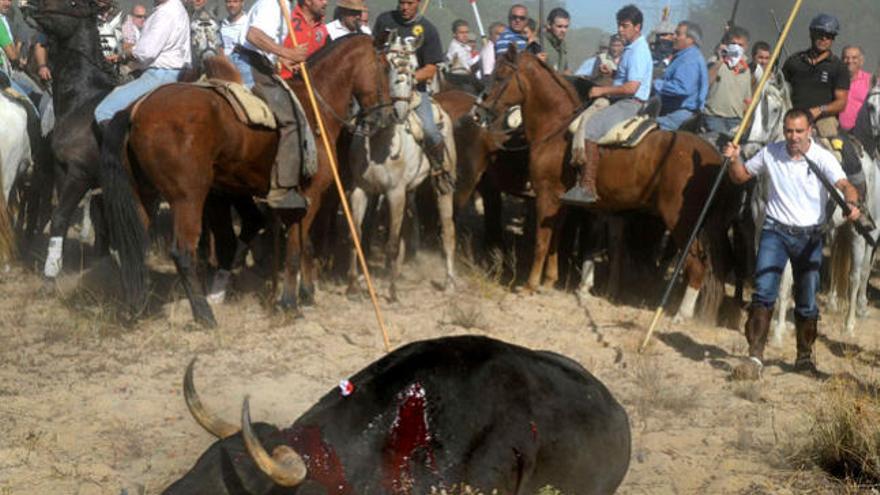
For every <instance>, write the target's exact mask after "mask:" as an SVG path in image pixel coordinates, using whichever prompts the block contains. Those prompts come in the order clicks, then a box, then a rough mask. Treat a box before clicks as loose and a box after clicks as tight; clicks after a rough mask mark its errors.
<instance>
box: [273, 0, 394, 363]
mask: <svg viewBox="0 0 880 495" xmlns="http://www.w3.org/2000/svg"><path fill="white" fill-rule="evenodd" d="M278 4H279V5H280V6H281V15H282V16H284V21H285V22H286V23H287V32H288V33H290V39H291V41H293V46H294V47H296V46H299V43H298V42H297V41H296V35H295V34H294V30H293V25H292V22H291V21H290V11H289V10H288V8H287V1H286V0H278ZM299 67H300V70H301V71H302V72H301V73H302V77H303V81H305V83H306V91H307V92H308V94H309V103H311V106H312V110H313V111H314V113H315V120H316V121H317V122H318V129H319V131H320V133H321V141H322V142H323V143H324V151H325V152H326V153H327V159H328V160H329V161H330V171H331V172H333V182H335V183H336V191H337V192H338V193H339V201H340V203H341V204H342V211H343V213H345V219H346V220H347V221H348V229H349V231H351V238H352V240H353V241H354V248H355V251H357V257H358V261H359V262H360V265H361V270H363V272H364V279H365V280H366V282H367V290H368V291H369V293H370V301H372V303H373V309H374V310H375V312H376V321H377V322H378V323H379V328H380V329H381V330H382V340H383V343H384V344H385V352H391V343H390V342H389V340H388V329H387V328H385V320H384V319H383V318H382V310H381V309H380V308H379V299H378V298H377V297H376V290H375V289H374V288H373V280H372V278H371V277H370V270H369V268H368V267H367V259H366V257H365V256H364V251H363V249H362V248H361V240H360V237H358V233H357V229H356V228H355V226H354V220H353V219H352V216H351V208H349V206H348V198H347V197H346V196H345V188H344V187H343V186H342V179H340V177H339V167H338V166H337V164H336V155H335V154H334V153H333V148H332V146H331V145H330V139H329V138H328V137H327V130H326V129H325V128H324V118H323V116H322V114H321V108H320V107H318V101H317V100H316V99H315V92H314V90H313V88H312V80H311V77H309V71H308V69H307V68H306V63H305V62H302V63H300V64H299Z"/></svg>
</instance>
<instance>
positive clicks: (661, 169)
mask: <svg viewBox="0 0 880 495" xmlns="http://www.w3.org/2000/svg"><path fill="white" fill-rule="evenodd" d="M494 77H495V81H494V84H493V86H492V88H491V89H490V90H489V91H488V93H487V94H485V95H484V96H483V97H482V98H481V100H480V101H479V102H478V103H477V112H478V113H479V114H480V115H481V117H482V121H483V123H484V125H486V126H489V125H490V124H491V125H492V126H497V125H499V121H500V120H502V117H503V115H504V114H505V112H506V111H507V110H508V109H509V108H510V107H511V106H514V105H520V106H521V107H522V115H523V123H524V126H525V133H526V139H527V141H528V143H529V145H530V151H529V153H530V154H529V176H530V180H531V183H532V187H533V188H534V191H535V195H536V210H537V211H536V220H537V227H536V228H537V230H536V239H535V251H534V252H535V254H534V260H533V262H532V268H531V272H530V274H529V279H528V282H527V287H528V288H529V289H532V290H534V289H536V288H537V287H538V286H539V284H540V283H541V278H542V274H543V275H544V283H545V284H547V285H552V284H554V283H555V282H556V280H557V278H558V259H557V257H558V254H557V248H558V244H559V229H560V226H561V225H562V218H563V215H564V210H563V209H562V208H561V203H560V197H561V196H562V194H563V193H564V192H565V190H566V189H567V188H568V187H570V186H571V185H572V184H573V182H574V179H575V174H574V168H573V167H572V166H570V165H569V158H570V145H571V139H572V138H571V135H570V134H569V133H567V132H566V131H567V127H568V125H569V124H570V123H571V121H572V119H573V118H574V117H575V116H576V115H577V113H578V112H579V111H580V110H581V101H580V98H578V96H577V93H576V91H575V89H574V87H573V86H572V85H571V84H570V83H569V82H568V81H566V80H565V79H563V78H562V77H560V76H559V75H557V74H556V73H555V72H554V71H553V70H552V69H550V68H549V67H548V66H547V65H546V64H544V63H542V62H541V61H540V60H539V59H538V58H536V57H534V56H533V55H531V54H527V53H524V54H517V53H516V52H515V50H511V51H509V52H508V53H507V54H505V56H503V57H501V59H500V60H499V63H498V65H497V66H496V69H495V76H494ZM720 164H721V156H720V155H719V153H718V152H717V151H716V150H715V149H714V148H713V147H712V146H711V145H710V144H709V143H707V142H706V141H704V140H703V139H701V138H699V137H697V136H695V135H693V134H690V133H687V132H666V131H655V132H652V133H651V134H649V135H648V136H647V137H646V138H645V139H644V140H643V141H642V142H641V143H640V144H639V145H638V146H637V147H635V148H632V149H628V148H617V147H609V148H604V149H603V150H602V152H601V159H600V163H599V172H598V177H597V185H598V192H599V196H600V198H601V200H600V201H599V202H597V203H596V205H595V207H594V208H596V209H599V210H604V211H626V210H647V211H650V212H653V213H654V214H656V215H659V216H660V218H661V219H662V220H663V222H664V224H665V225H666V228H667V229H668V230H669V231H670V232H671V234H672V238H673V240H674V242H676V243H677V244H678V245H679V246H682V245H684V243H685V242H686V240H687V237H688V235H689V233H690V231H691V229H692V227H693V225H694V223H695V221H696V218H697V216H698V215H699V211H700V208H701V207H702V206H703V204H704V203H705V201H706V197H707V193H708V190H709V188H710V187H711V182H712V180H713V179H714V178H715V176H716V174H717V173H718V171H719V170H720ZM731 189H732V187H725V188H724V189H723V190H722V191H721V194H720V196H719V198H717V201H718V202H719V204H717V205H716V207H714V208H713V212H712V215H710V217H709V218H708V220H707V223H706V228H705V229H704V231H703V234H704V236H703V239H702V242H697V243H695V245H694V247H693V248H692V249H691V250H690V252H689V253H688V259H687V264H686V277H687V282H688V289H687V290H686V293H685V300H684V301H683V302H682V305H681V307H680V308H679V316H682V317H691V316H693V310H694V307H695V304H696V299H697V295H698V294H699V290H700V288H701V286H702V285H703V282H704V278H705V276H706V275H707V274H708V273H712V270H708V268H709V266H708V264H707V262H706V259H707V256H706V254H707V251H708V252H709V253H710V254H711V255H712V256H711V260H712V262H713V268H715V272H717V273H714V275H715V276H718V277H722V279H721V280H723V277H724V276H725V275H726V272H727V268H726V266H727V261H728V260H727V259H726V256H727V254H728V249H729V243H728V242H727V241H726V238H725V233H726V229H725V226H726V225H727V223H726V215H725V213H724V211H725V205H726V204H727V202H728V201H729V200H730V198H732V195H731ZM545 264H546V267H545ZM711 282H712V287H711V289H712V296H713V299H712V300H711V301H712V304H711V306H713V307H712V308H711V309H707V308H704V309H706V311H707V314H711V313H714V312H715V311H716V310H717V305H718V304H719V303H720V297H719V295H720V294H719V289H723V284H720V283H719V281H718V280H717V279H714V278H713V279H712V280H711ZM713 317H714V315H713Z"/></svg>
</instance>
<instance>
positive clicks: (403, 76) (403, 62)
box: [385, 32, 419, 122]
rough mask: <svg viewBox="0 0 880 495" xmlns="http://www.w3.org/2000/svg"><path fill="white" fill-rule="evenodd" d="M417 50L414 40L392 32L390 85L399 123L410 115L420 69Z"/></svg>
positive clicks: (388, 54)
mask: <svg viewBox="0 0 880 495" xmlns="http://www.w3.org/2000/svg"><path fill="white" fill-rule="evenodd" d="M417 49H418V47H417V46H416V42H415V41H414V40H413V39H412V38H404V37H402V36H399V35H398V34H397V32H392V33H391V34H390V36H389V39H388V41H387V43H386V48H385V58H386V59H387V60H388V83H389V85H390V87H391V102H392V103H393V104H394V116H395V118H396V119H397V121H398V122H403V121H404V120H405V119H406V117H407V115H409V111H410V105H411V102H412V94H413V88H414V87H415V85H416V70H417V69H418V67H419V63H418V59H417V58H416V50H417Z"/></svg>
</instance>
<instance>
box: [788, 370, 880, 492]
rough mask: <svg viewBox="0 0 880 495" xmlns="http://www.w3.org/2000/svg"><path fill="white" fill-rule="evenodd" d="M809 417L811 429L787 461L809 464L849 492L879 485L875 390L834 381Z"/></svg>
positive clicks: (879, 404)
mask: <svg viewBox="0 0 880 495" xmlns="http://www.w3.org/2000/svg"><path fill="white" fill-rule="evenodd" d="M810 414H811V416H812V423H811V428H810V430H809V432H808V433H807V437H806V440H805V441H803V442H801V443H800V444H799V445H795V447H794V450H793V453H792V455H791V460H792V461H793V462H794V463H796V464H799V465H804V464H813V465H815V466H817V467H819V468H821V469H822V470H824V471H825V472H827V473H828V474H830V475H831V476H833V477H834V478H836V479H838V480H841V481H842V482H843V484H844V486H849V487H850V488H852V487H865V486H877V485H878V484H880V397H878V390H877V388H875V387H873V386H872V387H865V386H862V385H860V384H859V383H858V382H855V381H854V380H853V379H839V378H836V379H834V380H831V381H830V382H829V383H828V384H826V385H825V386H824V387H823V389H822V391H821V392H820V394H819V397H818V399H817V400H816V404H815V407H814V409H813V410H812V411H810Z"/></svg>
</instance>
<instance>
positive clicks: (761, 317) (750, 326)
mask: <svg viewBox="0 0 880 495" xmlns="http://www.w3.org/2000/svg"><path fill="white" fill-rule="evenodd" d="M771 316H773V308H768V307H766V306H761V305H758V304H753V305H752V307H751V308H750V309H749V320H748V321H747V322H746V340H748V342H749V359H748V360H747V361H745V362H744V363H742V364H740V365H739V366H737V367H736V368H734V369H733V378H734V379H735V380H757V379H758V378H761V371H762V370H763V369H764V346H765V345H766V344H767V334H768V333H769V332H770V317H771Z"/></svg>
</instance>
